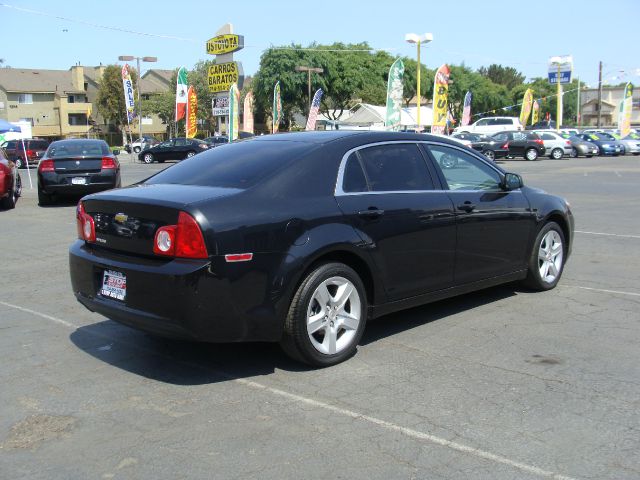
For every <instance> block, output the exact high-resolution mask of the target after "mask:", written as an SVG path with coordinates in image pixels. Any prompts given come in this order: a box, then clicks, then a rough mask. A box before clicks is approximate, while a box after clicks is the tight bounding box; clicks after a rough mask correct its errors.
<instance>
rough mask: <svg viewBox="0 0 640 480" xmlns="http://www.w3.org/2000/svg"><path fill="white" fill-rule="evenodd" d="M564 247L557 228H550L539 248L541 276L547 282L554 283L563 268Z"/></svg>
mask: <svg viewBox="0 0 640 480" xmlns="http://www.w3.org/2000/svg"><path fill="white" fill-rule="evenodd" d="M563 256H564V248H563V245H562V238H561V237H560V235H559V234H558V232H556V231H555V230H549V231H548V232H547V233H546V235H545V236H544V237H542V241H541V242H540V248H539V249H538V270H539V271H540V278H541V279H542V281H543V282H545V283H553V282H554V281H555V280H556V278H557V277H558V275H559V274H560V270H561V269H562V259H563Z"/></svg>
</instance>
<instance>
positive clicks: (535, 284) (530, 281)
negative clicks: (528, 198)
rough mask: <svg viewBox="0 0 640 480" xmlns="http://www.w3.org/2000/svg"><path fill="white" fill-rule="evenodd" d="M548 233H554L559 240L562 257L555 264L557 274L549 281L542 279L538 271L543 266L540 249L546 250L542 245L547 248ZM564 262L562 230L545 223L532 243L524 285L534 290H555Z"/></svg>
mask: <svg viewBox="0 0 640 480" xmlns="http://www.w3.org/2000/svg"><path fill="white" fill-rule="evenodd" d="M549 232H554V234H555V235H557V238H559V240H560V242H561V255H562V257H561V258H560V260H559V262H557V263H559V266H558V267H556V268H557V274H556V275H555V277H554V278H553V279H551V278H550V277H546V278H543V277H542V274H541V273H540V269H541V268H543V265H542V264H541V259H540V255H539V252H540V250H541V249H542V250H544V249H545V248H546V247H545V246H544V244H546V245H547V246H548V245H549V239H548V236H547V234H549ZM543 242H544V244H543ZM566 260H567V244H566V240H565V238H564V233H563V232H562V228H560V225H558V224H557V223H556V222H549V223H546V224H545V225H544V226H543V227H542V228H541V229H540V231H539V232H538V235H537V236H536V240H535V242H533V248H532V249H531V255H530V257H529V266H528V271H527V278H526V279H525V280H524V284H525V285H526V286H527V287H529V288H532V289H534V290H551V289H552V288H555V286H556V285H557V284H558V282H559V281H560V277H562V272H563V271H564V264H565V262H566ZM542 263H544V260H543V261H542Z"/></svg>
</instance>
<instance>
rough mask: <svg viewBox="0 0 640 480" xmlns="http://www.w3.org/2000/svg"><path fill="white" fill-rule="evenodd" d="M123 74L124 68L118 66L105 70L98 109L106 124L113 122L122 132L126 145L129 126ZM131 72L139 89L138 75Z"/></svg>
mask: <svg viewBox="0 0 640 480" xmlns="http://www.w3.org/2000/svg"><path fill="white" fill-rule="evenodd" d="M121 72H122V68H121V67H119V66H118V65H108V66H107V67H106V68H105V69H104V73H103V74H102V78H101V79H100V84H99V86H98V96H97V98H96V107H97V109H98V113H100V115H102V117H103V118H104V119H105V122H111V123H112V124H113V125H114V126H115V127H116V128H117V129H119V130H120V131H121V132H122V140H123V143H126V141H127V134H126V130H125V128H124V125H126V124H127V109H126V106H125V103H124V92H123V87H122V73H121ZM130 72H131V81H132V82H133V86H134V88H137V83H138V74H137V72H136V71H135V70H134V69H131V70H130Z"/></svg>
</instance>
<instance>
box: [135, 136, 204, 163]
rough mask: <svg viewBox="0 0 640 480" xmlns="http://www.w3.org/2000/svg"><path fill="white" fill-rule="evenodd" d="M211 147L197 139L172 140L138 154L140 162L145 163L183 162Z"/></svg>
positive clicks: (180, 138)
mask: <svg viewBox="0 0 640 480" xmlns="http://www.w3.org/2000/svg"><path fill="white" fill-rule="evenodd" d="M210 147H211V145H209V144H208V143H206V142H204V141H203V140H197V139H195V138H184V137H177V138H171V139H169V140H166V141H164V142H162V143H159V144H157V145H154V146H152V147H147V148H145V149H144V150H143V151H141V152H140V153H139V154H138V160H140V161H142V162H144V163H153V162H159V163H163V162H164V161H166V160H182V159H184V158H189V157H193V156H194V155H196V154H198V153H200V152H203V151H205V150H207V149H208V148H210Z"/></svg>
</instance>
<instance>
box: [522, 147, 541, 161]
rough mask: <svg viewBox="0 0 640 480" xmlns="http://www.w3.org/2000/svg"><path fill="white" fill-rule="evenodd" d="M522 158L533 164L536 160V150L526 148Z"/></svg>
mask: <svg viewBox="0 0 640 480" xmlns="http://www.w3.org/2000/svg"><path fill="white" fill-rule="evenodd" d="M524 158H526V159H527V160H529V161H530V162H533V161H534V160H537V159H538V150H536V149H535V148H528V149H527V150H526V151H525V152H524Z"/></svg>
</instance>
